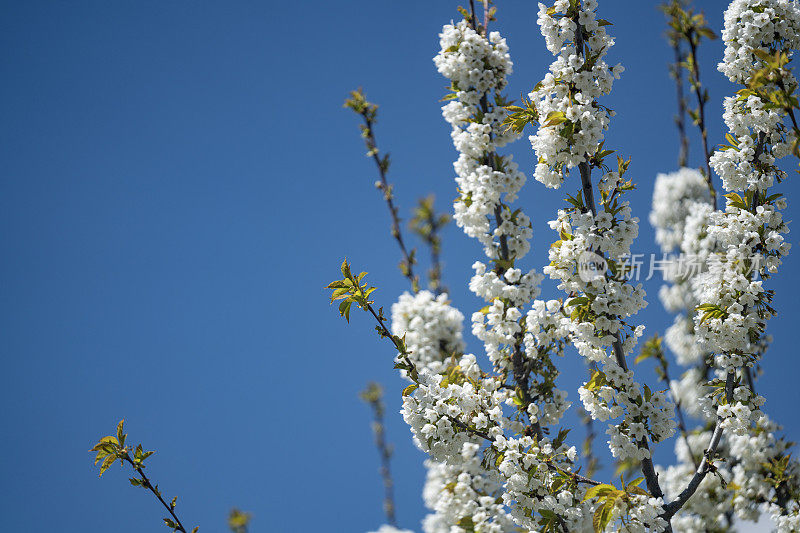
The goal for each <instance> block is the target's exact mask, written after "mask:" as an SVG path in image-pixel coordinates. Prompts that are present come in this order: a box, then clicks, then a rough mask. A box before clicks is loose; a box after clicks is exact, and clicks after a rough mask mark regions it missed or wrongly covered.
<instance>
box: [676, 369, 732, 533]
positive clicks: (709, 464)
mask: <svg viewBox="0 0 800 533" xmlns="http://www.w3.org/2000/svg"><path fill="white" fill-rule="evenodd" d="M735 385H736V373H735V372H728V376H727V378H726V380H725V400H726V401H727V402H728V403H729V404H730V403H733V389H734V387H735ZM722 421H723V419H722V418H721V417H719V416H718V417H717V423H716V425H715V426H714V433H712V435H711V440H710V441H709V443H708V448H707V449H706V451H705V453H704V454H703V460H702V461H700V466H698V467H697V470H695V473H694V476H692V479H691V480H690V481H689V485H687V487H686V488H685V489H684V490H683V492H681V493H680V494H679V495H678V497H677V498H676V499H675V501H673V502H670V503H668V504H667V505H665V506H664V515H663V516H664V518H665V519H666V520H667V521H669V519H670V518H672V517H673V516H674V515H675V513H677V512H678V511H679V510H680V509H681V507H683V506H684V505H685V504H686V502H687V501H689V498H691V497H692V495H693V494H694V493H695V492H696V491H697V488H698V487H699V486H700V483H701V482H702V481H703V479H705V477H706V475H708V473H709V472H713V471H714V470H715V467H714V465H713V461H714V455H715V454H716V452H717V448H718V447H719V443H720V440H721V439H722V431H723V429H722Z"/></svg>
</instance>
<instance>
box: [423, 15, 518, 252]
mask: <svg viewBox="0 0 800 533" xmlns="http://www.w3.org/2000/svg"><path fill="white" fill-rule="evenodd" d="M439 38H440V45H441V51H440V52H439V54H438V55H437V56H436V57H435V58H434V62H435V63H436V67H437V68H438V69H439V72H440V73H441V74H442V75H444V76H445V77H447V78H448V79H450V81H451V83H452V90H453V93H452V96H453V100H452V101H450V102H449V103H448V104H447V105H445V106H444V107H443V108H442V115H443V116H444V118H445V120H446V121H447V122H448V123H449V124H450V125H451V126H452V128H453V131H452V138H453V144H454V146H455V148H456V150H458V152H459V157H458V160H457V161H456V162H455V164H454V167H455V171H456V175H457V177H456V183H457V184H458V188H459V192H460V198H459V201H457V202H456V204H455V220H456V223H457V224H458V225H459V226H460V227H461V228H462V229H463V230H464V232H465V233H466V234H467V235H469V236H470V237H473V238H476V239H478V240H479V241H480V242H481V243H482V244H483V245H484V246H485V248H486V253H487V255H488V256H489V257H490V258H492V259H497V258H498V257H499V256H500V255H499V254H500V253H501V250H500V245H499V244H498V242H497V240H498V239H500V237H501V236H502V237H503V238H504V240H505V241H506V247H507V249H508V253H509V255H510V257H513V258H516V259H519V258H520V257H522V256H523V255H525V254H526V253H527V252H528V250H529V249H530V244H529V242H528V240H529V239H530V237H531V229H530V226H531V224H530V219H529V218H528V217H527V216H525V214H523V213H521V212H518V213H511V212H510V211H509V212H507V213H506V212H502V207H503V206H502V205H501V202H502V196H503V195H505V198H506V200H507V201H513V200H514V198H515V197H516V195H517V193H518V192H519V189H520V187H522V185H523V184H524V183H525V175H524V174H522V173H521V172H520V171H519V169H518V168H517V165H516V163H514V162H513V160H512V159H511V157H510V156H504V157H500V156H497V155H496V153H495V151H496V150H497V148H501V147H502V146H505V145H506V144H507V143H509V142H510V141H512V140H515V139H516V138H517V135H516V134H514V133H513V132H510V131H507V130H506V129H505V128H504V127H502V122H503V119H504V118H505V110H504V109H503V108H502V107H501V106H500V105H496V101H495V99H494V98H493V95H492V92H494V91H498V92H499V91H501V90H503V88H504V87H505V85H506V76H507V75H508V74H509V73H511V68H512V64H511V59H510V58H509V55H508V46H507V45H506V41H505V39H503V38H502V37H500V34H499V33H497V32H492V33H490V34H489V38H488V39H487V38H485V37H484V36H483V35H481V34H480V33H478V32H477V31H475V30H474V29H473V28H471V27H470V26H469V24H468V23H467V21H465V20H462V21H461V22H459V23H458V24H455V25H447V26H445V27H444V28H443V29H442V33H441V34H440V36H439ZM498 96H499V94H498ZM498 210H500V211H501V213H500V216H501V217H502V221H497V222H498V223H499V226H498V227H497V228H496V229H494V230H492V227H491V226H492V220H491V219H492V218H494V217H496V215H497V211H498Z"/></svg>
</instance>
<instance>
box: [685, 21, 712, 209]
mask: <svg viewBox="0 0 800 533" xmlns="http://www.w3.org/2000/svg"><path fill="white" fill-rule="evenodd" d="M686 40H687V41H688V42H689V56H690V58H691V62H692V69H691V71H690V74H691V75H690V77H689V83H690V84H691V86H692V88H693V89H694V94H695V97H696V98H697V118H698V120H697V127H698V128H700V136H701V137H702V141H703V155H704V156H705V161H706V176H705V177H706V183H707V184H708V192H709V194H710V195H711V205H713V206H714V208H715V209H716V208H717V191H716V189H715V188H714V182H713V181H712V179H711V151H710V150H709V149H708V128H707V127H706V100H707V98H706V95H705V94H704V93H703V91H702V85H701V84H700V66H699V64H698V62H697V43H695V41H694V35H693V32H690V33H689V34H688V35H687V36H686Z"/></svg>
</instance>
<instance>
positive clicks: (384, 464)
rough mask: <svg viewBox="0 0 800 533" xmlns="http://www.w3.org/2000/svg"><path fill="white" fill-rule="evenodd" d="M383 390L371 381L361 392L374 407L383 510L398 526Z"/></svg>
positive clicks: (393, 523) (390, 522)
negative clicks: (384, 416) (384, 419)
mask: <svg viewBox="0 0 800 533" xmlns="http://www.w3.org/2000/svg"><path fill="white" fill-rule="evenodd" d="M382 394H383V391H382V390H381V387H380V385H378V384H376V383H370V384H369V385H368V386H367V388H366V390H364V391H363V392H362V393H361V399H362V400H364V401H365V402H367V403H368V404H369V406H370V407H371V408H372V417H373V422H372V431H373V433H374V434H375V447H376V448H377V449H378V455H379V456H380V460H381V466H380V474H381V479H382V480H383V490H384V497H383V510H384V512H385V513H386V520H387V521H388V523H389V525H391V526H393V527H397V517H396V514H395V509H396V507H395V503H394V482H393V481H392V470H391V459H392V449H391V446H390V445H389V444H388V443H387V442H386V430H385V425H384V422H383V415H384V411H385V408H384V405H383V399H382Z"/></svg>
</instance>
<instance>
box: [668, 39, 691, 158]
mask: <svg viewBox="0 0 800 533" xmlns="http://www.w3.org/2000/svg"><path fill="white" fill-rule="evenodd" d="M672 49H673V51H674V53H675V63H674V65H673V66H672V68H671V69H670V70H671V71H672V75H673V77H674V78H675V89H676V93H677V98H678V114H677V115H675V125H676V126H677V128H678V136H679V138H680V150H679V151H678V166H679V167H685V166H686V165H687V164H688V162H689V136H688V135H686V95H685V94H684V92H683V69H682V67H681V64H682V63H683V61H684V55H683V51H682V50H681V45H680V41H678V40H677V39H674V38H673V39H672Z"/></svg>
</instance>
